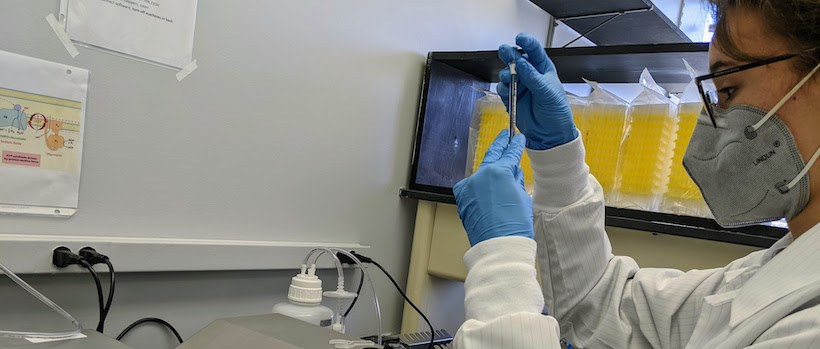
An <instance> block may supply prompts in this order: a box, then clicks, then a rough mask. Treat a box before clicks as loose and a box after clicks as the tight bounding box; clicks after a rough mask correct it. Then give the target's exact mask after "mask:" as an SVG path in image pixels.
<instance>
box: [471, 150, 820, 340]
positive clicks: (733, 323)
mask: <svg viewBox="0 0 820 349" xmlns="http://www.w3.org/2000/svg"><path fill="white" fill-rule="evenodd" d="M527 151H528V154H529V156H530V158H531V160H532V165H533V169H534V172H535V180H536V191H535V195H534V198H533V204H534V223H535V241H532V240H529V239H527V238H522V237H504V238H496V239H490V240H487V241H484V242H481V243H479V244H477V245H476V246H474V247H473V248H471V249H470V250H469V251H468V252H467V254H466V255H465V256H464V260H465V263H466V264H467V268H468V275H467V280H466V283H465V289H466V299H465V307H466V310H467V319H468V320H467V321H466V322H465V323H464V324H463V325H462V327H461V328H460V329H459V331H458V333H457V334H456V347H457V348H470V349H472V348H510V349H512V348H559V346H558V344H557V340H558V338H560V337H559V335H558V333H559V330H558V325H557V324H560V334H561V335H562V336H563V337H565V338H567V339H568V340H569V341H570V342H571V343H572V344H573V346H574V347H576V348H693V349H694V348H698V349H700V348H747V347H748V348H754V349H763V348H795V349H797V348H820V224H818V225H816V226H815V227H814V228H812V229H810V230H809V231H807V232H806V233H804V234H803V235H802V236H800V238H798V239H797V240H796V241H793V239H792V237H791V234H789V235H787V236H786V237H784V238H783V239H781V240H780V241H778V242H777V243H776V244H775V245H774V246H772V247H771V248H769V249H767V250H763V251H757V252H754V253H751V254H749V255H748V256H746V257H743V258H741V259H738V260H736V261H734V262H732V263H730V264H729V265H727V266H726V267H723V268H716V269H709V270H692V271H689V272H685V273H684V272H682V271H679V270H674V269H655V268H643V269H642V268H639V267H638V265H637V264H636V263H635V261H634V260H633V259H632V258H629V257H620V256H617V257H616V256H613V255H612V249H611V247H610V244H609V239H608V238H607V236H606V232H605V231H604V198H603V193H602V191H601V186H600V185H599V184H598V182H597V181H596V180H595V178H594V177H592V176H591V175H589V168H588V167H587V166H586V164H584V163H583V161H581V159H584V148H583V145H582V143H581V140H580V138H579V139H576V140H574V141H572V142H570V143H568V144H565V145H563V146H559V147H556V148H553V149H550V150H545V151H532V150H529V149H528V150H527ZM536 243H537V263H538V266H539V269H540V272H541V281H542V284H543V286H542V287H540V290H541V291H543V297H540V296H538V295H535V294H534V292H533V290H535V289H539V286H538V282H537V280H536V278H535V269H534V268H529V266H528V265H527V263H528V262H530V261H533V260H534V259H535V255H534V251H533V250H534V245H536ZM542 302H544V303H543V304H545V305H546V311H547V312H548V313H549V314H550V315H552V316H554V317H555V318H553V317H551V316H546V315H540V314H539V313H540V311H539V310H540V307H541V305H542ZM556 319H557V324H556Z"/></svg>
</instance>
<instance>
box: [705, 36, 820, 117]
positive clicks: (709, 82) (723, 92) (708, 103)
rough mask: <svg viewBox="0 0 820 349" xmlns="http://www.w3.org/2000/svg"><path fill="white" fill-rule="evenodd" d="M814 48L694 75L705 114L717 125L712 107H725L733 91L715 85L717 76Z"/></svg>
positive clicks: (783, 58) (747, 68) (773, 61)
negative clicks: (706, 73)
mask: <svg viewBox="0 0 820 349" xmlns="http://www.w3.org/2000/svg"><path fill="white" fill-rule="evenodd" d="M816 49H818V48H817V47H815V48H810V49H808V50H805V51H801V52H798V53H790V54H785V55H782V56H777V57H772V58H768V59H764V60H760V61H757V62H752V63H749V64H744V65H741V66H737V67H734V68H729V69H726V70H721V71H719V72H716V73H712V74H708V75H702V76H698V77H696V78H695V83H696V84H697V85H698V91H699V92H700V98H701V99H703V104H704V106H705V108H706V114H708V115H709V119H711V120H712V125H713V126H715V127H717V123H716V122H715V117H714V112H713V109H714V108H716V107H719V108H726V107H727V106H726V105H725V102H726V101H727V100H728V99H729V97H731V95H732V93H733V92H732V91H729V90H730V89H727V88H722V89H718V88H717V85H716V84H715V81H714V79H715V78H719V77H722V76H726V75H729V74H734V73H739V72H742V71H744V70H749V69H752V68H757V67H761V66H764V65H769V64H772V63H777V62H780V61H785V60H787V59H791V58H794V57H797V56H799V55H801V54H803V53H806V52H810V51H814V50H816Z"/></svg>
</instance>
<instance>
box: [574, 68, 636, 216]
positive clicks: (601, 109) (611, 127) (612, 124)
mask: <svg viewBox="0 0 820 349" xmlns="http://www.w3.org/2000/svg"><path fill="white" fill-rule="evenodd" d="M584 81H586V83H587V84H589V85H590V86H591V87H592V92H591V93H590V94H589V96H588V97H587V98H586V104H585V106H584V108H583V109H580V110H583V112H582V113H580V114H573V115H574V116H575V120H576V122H579V121H580V123H579V124H580V125H581V128H579V133H581V137H582V139H583V142H584V146H585V147H586V163H587V165H588V166H589V170H590V173H591V174H592V175H593V176H595V178H596V179H597V180H598V182H599V183H601V186H602V187H603V189H604V195H605V197H606V199H607V201H609V199H610V198H611V197H613V195H614V194H615V192H614V191H615V168H616V166H617V165H618V153H619V150H620V147H621V140H622V139H623V135H624V130H625V129H626V124H627V117H628V114H627V106H628V103H627V102H626V101H624V100H623V99H621V98H620V97H618V96H616V95H615V94H613V93H612V92H610V91H607V90H606V89H604V88H602V87H601V86H600V85H598V83H597V82H594V81H589V80H586V79H584Z"/></svg>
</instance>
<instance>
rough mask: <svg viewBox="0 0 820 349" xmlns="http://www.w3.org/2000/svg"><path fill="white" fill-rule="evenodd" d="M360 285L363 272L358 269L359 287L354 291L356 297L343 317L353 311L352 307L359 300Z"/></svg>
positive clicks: (362, 281)
mask: <svg viewBox="0 0 820 349" xmlns="http://www.w3.org/2000/svg"><path fill="white" fill-rule="evenodd" d="M362 285H364V270H361V269H359V287H358V288H357V289H356V297H353V302H351V303H350V306H349V307H348V308H347V311H346V312H345V315H344V317H347V314H350V311H351V310H353V306H354V305H356V301H357V300H359V295H360V294H361V293H362Z"/></svg>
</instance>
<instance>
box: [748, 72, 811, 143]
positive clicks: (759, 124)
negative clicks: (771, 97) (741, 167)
mask: <svg viewBox="0 0 820 349" xmlns="http://www.w3.org/2000/svg"><path fill="white" fill-rule="evenodd" d="M817 70H820V64H818V65H817V66H816V67H814V69H812V71H811V72H810V73H809V74H808V75H806V77H804V78H803V80H800V82H798V83H797V85H795V86H794V88H792V90H791V91H789V93H787V94H786V97H783V99H781V100H780V102H777V104H776V105H775V106H774V108H772V110H770V111H769V112H768V113H766V116H764V117H763V118H762V119H760V121H758V122H757V123H756V124H754V126H752V131H753V132H756V131H757V130H759V129H760V128H761V127H763V124H765V123H766V121H769V118H771V117H772V116H774V113H777V111H778V110H780V108H781V107H783V105H784V104H786V102H788V101H789V99H790V98H792V96H794V94H795V93H797V91H798V90H800V88H801V87H803V85H805V84H806V83H807V82H808V81H809V79H811V77H812V76H814V73H817Z"/></svg>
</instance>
